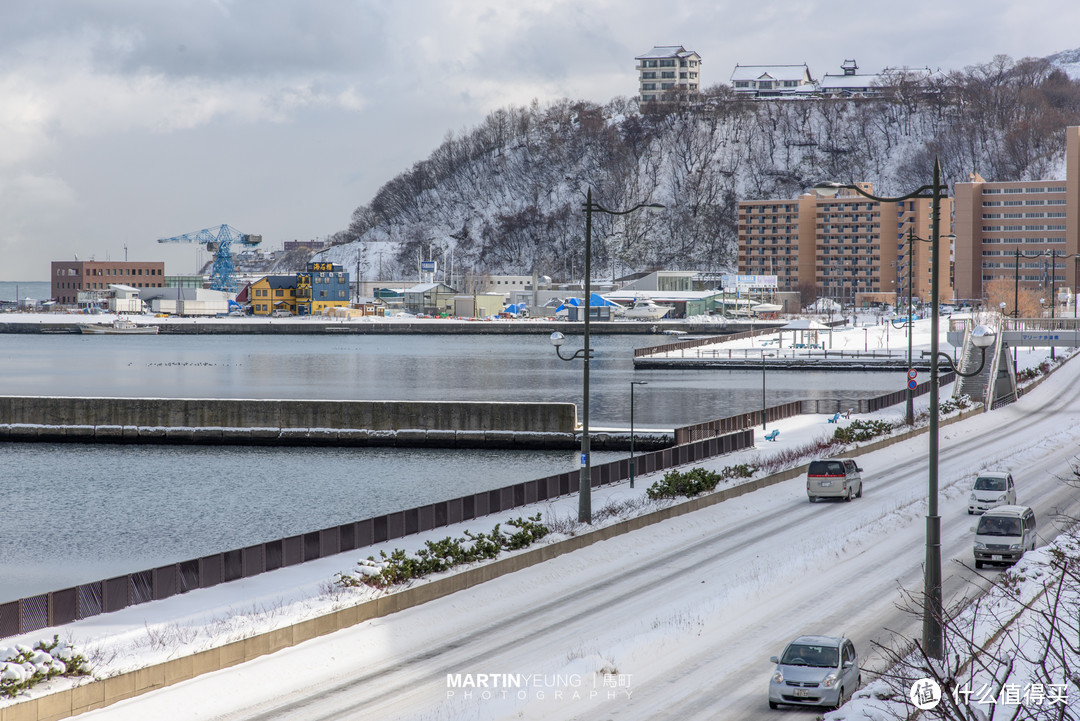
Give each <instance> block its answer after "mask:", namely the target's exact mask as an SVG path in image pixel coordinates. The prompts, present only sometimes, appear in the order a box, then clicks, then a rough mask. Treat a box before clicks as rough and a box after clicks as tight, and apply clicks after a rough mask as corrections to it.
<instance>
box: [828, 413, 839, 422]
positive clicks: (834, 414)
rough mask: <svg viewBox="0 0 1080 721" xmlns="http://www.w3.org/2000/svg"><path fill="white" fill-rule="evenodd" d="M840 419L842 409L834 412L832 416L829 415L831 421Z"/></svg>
mask: <svg viewBox="0 0 1080 721" xmlns="http://www.w3.org/2000/svg"><path fill="white" fill-rule="evenodd" d="M839 420H840V411H837V412H836V413H833V414H832V416H830V417H829V423H836V422H837V421H839Z"/></svg>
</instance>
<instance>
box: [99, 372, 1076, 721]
mask: <svg viewBox="0 0 1080 721" xmlns="http://www.w3.org/2000/svg"><path fill="white" fill-rule="evenodd" d="M1078 376H1080V364H1077V363H1069V364H1066V365H1065V366H1064V367H1063V368H1061V369H1059V370H1058V371H1057V372H1056V373H1055V374H1054V376H1053V377H1052V378H1051V379H1049V380H1048V382H1046V383H1044V384H1043V385H1042V386H1040V387H1039V388H1037V389H1035V390H1033V391H1032V392H1031V393H1029V394H1027V395H1025V396H1024V398H1023V399H1021V401H1020V402H1019V403H1017V404H1014V405H1013V406H1010V407H1008V408H1004V409H1000V410H997V411H994V412H993V413H988V414H982V415H979V416H978V417H976V418H972V419H969V420H966V421H963V422H960V423H956V424H951V425H946V426H942V429H941V454H940V456H941V457H940V484H941V515H942V555H943V559H944V560H943V571H944V576H945V597H946V603H949V602H952V601H956V600H957V599H958V598H959V597H961V596H963V595H965V594H970V593H972V592H973V591H974V587H973V586H972V581H973V580H977V575H976V574H975V573H974V571H971V570H970V569H965V568H964V567H962V566H961V565H960V563H966V564H968V565H970V564H971V535H972V534H971V532H970V526H971V525H972V523H973V521H972V517H971V516H969V515H967V513H966V504H967V497H968V494H969V491H970V485H971V482H972V480H973V477H974V474H975V473H977V472H978V471H979V470H981V469H984V468H1004V469H1008V470H1011V471H1012V472H1013V474H1014V475H1015V476H1016V478H1017V484H1018V486H1017V487H1018V496H1019V502H1020V503H1023V504H1026V505H1030V506H1032V507H1033V508H1034V509H1035V511H1036V515H1037V517H1038V519H1039V524H1040V530H1041V534H1042V535H1043V537H1044V538H1051V537H1053V535H1054V534H1055V529H1054V526H1053V523H1052V514H1054V513H1058V512H1062V511H1065V512H1069V513H1072V514H1073V515H1080V503H1078V502H1077V500H1078V494H1077V493H1076V491H1075V489H1073V488H1071V487H1068V486H1066V485H1064V484H1063V483H1061V481H1060V480H1059V478H1064V477H1068V476H1070V475H1071V466H1070V461H1071V460H1072V459H1073V458H1074V456H1075V454H1076V450H1077V445H1078V444H1077V442H1078V440H1080V384H1078V383H1077V381H1078ZM926 450H927V438H926V435H925V434H923V435H921V436H919V437H917V438H915V439H912V440H910V441H906V442H903V443H897V444H895V445H893V446H891V447H889V448H886V449H883V450H880V451H876V452H873V453H869V454H866V455H863V456H860V465H861V466H862V467H863V468H864V469H865V470H864V478H865V479H866V492H865V496H864V498H862V499H857V500H855V501H853V502H852V503H840V502H835V503H819V504H810V503H808V502H807V499H806V496H805V490H804V482H803V480H802V479H801V478H796V479H793V480H791V481H788V482H785V483H781V484H778V485H776V486H772V487H770V488H767V489H764V490H761V491H757V492H754V493H751V494H747V495H745V496H742V497H739V498H737V499H734V500H730V501H726V502H724V503H720V504H717V505H714V506H711V507H709V508H707V509H704V510H701V511H698V512H695V513H692V514H688V515H684V516H681V517H678V518H676V519H673V520H670V521H666V522H664V523H660V524H656V525H654V526H651V527H648V528H645V529H643V530H640V531H637V532H635V533H632V534H628V535H624V536H621V537H618V538H616V539H613V540H610V541H606V542H602V543H598V544H595V545H593V546H590V547H588V548H585V549H582V550H580V551H577V552H574V553H571V554H568V555H565V556H561V557H559V558H556V559H554V560H552V561H549V562H547V563H544V564H541V565H539V566H536V567H533V568H530V569H527V570H524V571H521V572H518V573H514V574H511V575H508V576H505V577H502V578H499V579H496V580H494V581H491V582H488V583H485V584H482V585H480V586H478V587H475V588H472V589H470V590H467V591H462V592H459V593H456V594H453V595H451V596H449V597H446V598H444V599H441V600H438V601H435V602H431V603H428V604H425V605H423V606H420V607H417V608H413V609H409V610H406V611H402V612H399V613H396V614H393V615H391V616H388V617H385V618H381V619H376V620H373V621H368V622H365V623H362V624H360V625H358V626H356V627H353V628H350V629H346V630H343V631H340V632H338V633H335V634H331V635H329V636H325V637H321V638H318V639H315V640H312V641H309V642H307V643H305V644H302V645H300V646H297V647H294V648H291V649H286V650H283V651H280V652H278V653H276V654H273V655H271V656H267V657H264V658H262V659H259V660H256V661H254V662H251V663H248V664H244V665H242V666H239V667H235V668H231V669H227V670H224V671H221V672H217V673H214V674H210V675H207V676H203V677H199V678H196V679H193V680H191V681H188V682H185V683H182V684H178V685H176V686H173V687H169V688H166V689H163V690H161V691H158V692H155V693H151V694H147V695H144V696H141V697H138V698H135V699H131V700H129V701H125V702H121V703H119V704H116V705H114V706H112V707H109V708H106V709H102V710H99V711H95V712H91V713H90V714H88V715H87V716H86V718H87V719H88V721H96V720H100V719H108V720H109V721H113V720H119V719H147V718H181V717H182V718H200V719H211V718H212V719H236V720H240V719H243V720H245V721H251V720H254V719H266V720H270V719H289V720H290V721H294V720H296V721H308V720H314V719H346V718H378V719H394V718H403V719H404V718H408V719H501V718H526V719H574V718H580V719H594V718H609V719H654V718H680V719H694V718H700V719H751V718H761V717H762V716H763V715H766V714H768V713H769V711H768V706H767V704H766V690H767V683H768V678H769V675H770V673H771V671H772V666H771V665H770V664H769V662H768V658H769V656H771V655H774V654H778V653H779V652H780V651H781V650H782V648H783V644H784V643H786V642H787V641H788V640H790V638H791V637H793V636H795V635H798V634H800V633H809V632H816V633H828V634H841V633H843V634H846V635H848V636H850V637H851V638H852V639H853V640H854V641H855V644H856V647H857V648H858V649H859V651H860V653H861V654H862V655H863V656H864V662H863V663H864V668H866V669H867V670H868V671H872V670H873V669H874V668H876V666H877V663H879V661H878V659H877V657H876V656H875V654H874V653H873V648H872V642H875V641H876V642H881V643H887V642H889V639H890V638H891V636H890V633H889V632H887V631H886V630H885V629H891V630H896V631H901V632H904V633H908V634H911V635H917V634H918V633H919V619H918V618H916V617H913V616H909V615H907V614H905V613H903V612H901V611H899V610H897V608H896V605H897V604H898V603H899V602H901V600H902V599H901V594H900V592H899V590H898V586H902V587H904V588H906V589H908V590H910V591H913V592H916V593H917V592H919V591H920V590H921V586H922V562H923V558H924V523H925V520H924V518H925V513H926V510H925V497H926V488H927V467H926ZM990 573H993V572H992V571H991V572H990ZM868 671H864V680H866V678H867V677H868V675H869V673H868ZM481 674H489V675H495V676H488V677H486V681H487V682H488V683H489V687H488V688H474V687H465V685H466V684H469V683H478V682H480V681H481V680H484V679H483V678H482V677H481ZM505 675H513V676H510V677H507V676H505ZM507 681H517V682H522V683H523V685H521V686H517V687H509V688H507V687H506V686H505V684H506V682H507ZM453 683H459V684H460V685H461V687H457V688H454V687H451V686H452V684H453ZM490 684H499V685H498V686H496V687H491V686H490ZM178 709H183V713H182V714H181V715H179V716H178V715H177V710H178ZM794 714H795V715H796V716H811V715H812V712H810V711H795V712H794Z"/></svg>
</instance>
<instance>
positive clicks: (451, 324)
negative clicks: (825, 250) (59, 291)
mask: <svg viewBox="0 0 1080 721" xmlns="http://www.w3.org/2000/svg"><path fill="white" fill-rule="evenodd" d="M97 320H98V317H97V316H72V317H70V319H69V318H68V317H64V318H62V319H60V320H55V319H52V318H50V319H48V320H39V321H37V322H34V321H30V320H19V321H13V322H0V334H3V333H31V334H38V333H61V334H64V333H70V334H78V333H79V332H80V331H79V325H81V324H84V323H93V322H96V321H97ZM135 320H136V321H137V322H138V323H139V324H140V325H157V327H158V334H159V335H522V334H528V335H537V334H548V335H550V334H551V333H554V332H555V331H559V332H562V333H566V334H568V335H569V334H576V333H581V332H582V331H583V329H584V323H581V322H573V321H564V320H556V319H550V320H549V319H531V320H512V321H506V320H496V321H486V320H453V319H440V320H417V321H405V320H400V321H349V320H333V319H325V318H321V317H317V318H303V319H301V318H265V319H263V318H260V319H244V318H238V319H236V320H230V319H225V318H202V319H200V318H169V319H164V320H160V321H159V320H157V319H154V318H139V317H136V318H135ZM767 325H770V324H769V323H763V322H760V321H759V322H757V323H756V325H755V324H751V323H737V322H730V321H729V322H727V323H695V322H691V321H684V320H671V321H665V320H659V321H648V322H645V321H593V322H591V323H589V332H590V333H592V334H596V335H633V336H638V335H663V334H664V333H665V332H667V331H678V332H679V333H693V334H709V335H725V334H729V333H736V332H741V331H745V330H749V329H750V328H752V327H756V328H761V327H763V326H767ZM772 325H775V326H780V325H783V323H781V322H776V323H772Z"/></svg>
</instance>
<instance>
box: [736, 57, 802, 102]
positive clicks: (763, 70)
mask: <svg viewBox="0 0 1080 721" xmlns="http://www.w3.org/2000/svg"><path fill="white" fill-rule="evenodd" d="M731 85H732V87H733V88H735V92H736V94H738V95H753V96H754V97H759V98H775V97H780V96H783V95H804V94H807V93H813V92H815V91H816V90H817V87H816V86H815V84H814V79H813V78H812V77H810V68H808V67H807V66H806V63H803V64H802V65H736V66H735V70H734V71H733V72H732V73H731Z"/></svg>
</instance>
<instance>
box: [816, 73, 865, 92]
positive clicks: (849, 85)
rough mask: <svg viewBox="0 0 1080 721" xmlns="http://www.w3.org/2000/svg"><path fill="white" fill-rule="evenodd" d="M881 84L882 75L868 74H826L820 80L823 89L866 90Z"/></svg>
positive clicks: (819, 84)
mask: <svg viewBox="0 0 1080 721" xmlns="http://www.w3.org/2000/svg"><path fill="white" fill-rule="evenodd" d="M880 85H881V76H880V75H878V74H867V75H829V74H825V75H824V76H822V78H821V80H819V81H818V86H819V87H820V88H821V89H822V90H852V91H855V90H864V89H869V88H871V87H875V86H878V87H879V86H880Z"/></svg>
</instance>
